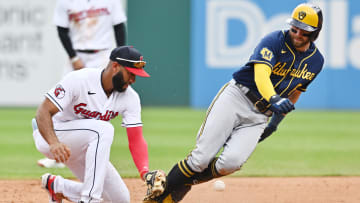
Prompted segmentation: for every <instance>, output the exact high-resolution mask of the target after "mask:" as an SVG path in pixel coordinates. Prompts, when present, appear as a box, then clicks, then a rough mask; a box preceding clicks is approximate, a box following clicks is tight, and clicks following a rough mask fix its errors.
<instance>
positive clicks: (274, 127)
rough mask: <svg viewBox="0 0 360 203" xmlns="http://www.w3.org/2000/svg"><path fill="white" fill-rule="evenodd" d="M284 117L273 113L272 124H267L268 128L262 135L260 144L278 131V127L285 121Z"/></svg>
mask: <svg viewBox="0 0 360 203" xmlns="http://www.w3.org/2000/svg"><path fill="white" fill-rule="evenodd" d="M284 117H285V116H284V115H282V114H277V113H273V115H272V117H271V120H270V122H269V123H268V124H267V126H266V128H265V129H264V132H263V133H262V134H261V136H260V139H259V141H258V142H261V141H263V140H265V139H266V138H267V137H269V136H270V135H271V134H272V133H273V132H275V131H276V130H277V127H278V125H279V124H280V122H281V121H282V120H283V119H284Z"/></svg>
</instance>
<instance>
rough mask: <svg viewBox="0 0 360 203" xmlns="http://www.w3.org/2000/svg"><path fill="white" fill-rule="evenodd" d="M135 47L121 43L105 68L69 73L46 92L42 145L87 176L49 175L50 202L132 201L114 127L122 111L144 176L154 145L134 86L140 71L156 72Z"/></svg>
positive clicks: (37, 126) (38, 141)
mask: <svg viewBox="0 0 360 203" xmlns="http://www.w3.org/2000/svg"><path fill="white" fill-rule="evenodd" d="M145 65H146V62H145V61H143V56H142V55H141V53H140V52H139V51H138V50H136V49H135V48H132V47H129V46H122V47H118V48H115V49H114V50H113V51H112V52H111V55H110V61H109V63H108V65H107V66H106V68H105V69H94V68H85V69H81V70H78V71H72V72H70V73H69V74H67V75H66V76H65V77H64V78H63V79H62V80H61V81H60V82H59V83H57V85H56V86H54V88H52V89H51V90H50V91H49V92H48V93H47V94H46V95H45V99H44V101H43V102H42V103H41V104H40V106H39V108H38V110H37V113H36V120H33V129H34V131H33V137H34V140H35V145H36V148H37V149H38V150H39V151H40V152H41V153H43V154H44V155H45V156H47V157H49V158H53V159H55V160H57V161H58V162H63V163H65V164H66V166H67V167H68V168H69V169H70V170H71V171H72V172H73V174H74V175H75V176H76V177H77V178H78V179H79V180H80V181H81V182H77V181H72V180H69V179H64V178H62V177H61V176H55V175H51V174H48V173H46V174H44V175H43V176H42V187H43V188H44V189H46V190H47V191H48V192H49V197H50V202H61V201H62V198H63V197H66V198H67V199H69V200H71V201H72V202H94V203H98V202H102V200H103V201H104V202H130V194H129V191H128V189H127V187H126V185H125V183H124V182H123V180H122V178H121V177H120V175H119V173H118V172H117V170H116V169H115V168H114V166H113V165H112V163H111V162H110V149H111V145H112V142H113V137H114V127H113V126H112V124H111V123H110V120H112V119H115V118H118V119H119V117H118V116H121V119H122V124H121V125H122V126H123V127H125V128H126V133H127V136H128V141H129V149H130V152H131V155H132V158H133V160H134V162H135V165H136V167H137V169H138V172H139V174H140V177H141V178H143V176H144V174H145V173H147V172H148V168H149V166H148V165H149V161H148V150H147V149H148V148H147V143H146V141H145V139H144V137H143V133H142V121H141V103H140V97H139V95H138V94H137V92H136V91H135V90H134V89H133V88H132V87H131V84H133V83H134V82H135V79H136V76H140V77H150V76H149V74H148V73H146V72H145V70H144V67H145Z"/></svg>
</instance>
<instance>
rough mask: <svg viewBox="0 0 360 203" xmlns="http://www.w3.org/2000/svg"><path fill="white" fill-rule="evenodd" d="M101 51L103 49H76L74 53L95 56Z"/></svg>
mask: <svg viewBox="0 0 360 203" xmlns="http://www.w3.org/2000/svg"><path fill="white" fill-rule="evenodd" d="M102 50H105V49H77V50H76V51H77V52H80V53H86V54H95V53H97V52H99V51H102Z"/></svg>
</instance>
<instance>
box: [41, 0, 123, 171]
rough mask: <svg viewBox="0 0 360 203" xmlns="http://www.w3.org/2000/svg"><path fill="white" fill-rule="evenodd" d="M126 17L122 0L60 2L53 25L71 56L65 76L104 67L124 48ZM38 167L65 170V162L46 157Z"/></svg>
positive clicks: (57, 4) (62, 0) (58, 0)
mask: <svg viewBox="0 0 360 203" xmlns="http://www.w3.org/2000/svg"><path fill="white" fill-rule="evenodd" d="M126 20H127V18H126V15H125V12H124V9H123V7H122V3H121V0H101V1H98V0H76V1H73V0H57V2H56V7H55V14H54V23H55V25H56V26H57V31H58V35H59V38H60V41H61V43H62V45H63V47H64V49H65V51H66V53H67V55H68V56H69V61H68V63H67V65H66V67H65V68H64V74H66V73H68V72H70V71H72V70H78V69H81V68H103V67H105V66H106V63H107V61H108V56H109V54H110V51H111V49H112V48H113V47H114V45H113V44H114V43H113V42H114V36H115V42H116V45H117V47H118V46H122V45H125V42H126V26H125V22H126ZM37 164H38V165H39V166H41V167H46V168H63V167H65V166H64V165H63V164H62V163H57V162H56V161H55V160H51V159H48V158H43V159H40V160H38V162H37Z"/></svg>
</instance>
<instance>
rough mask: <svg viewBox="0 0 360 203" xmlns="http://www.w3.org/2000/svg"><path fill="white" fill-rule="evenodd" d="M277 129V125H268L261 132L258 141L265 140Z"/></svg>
mask: <svg viewBox="0 0 360 203" xmlns="http://www.w3.org/2000/svg"><path fill="white" fill-rule="evenodd" d="M276 129H277V127H276V126H272V125H270V126H266V128H265V129H264V132H263V133H262V134H261V136H260V139H259V141H258V142H261V141H263V140H265V139H266V138H267V137H269V136H270V135H271V134H272V133H273V132H275V131H276Z"/></svg>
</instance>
